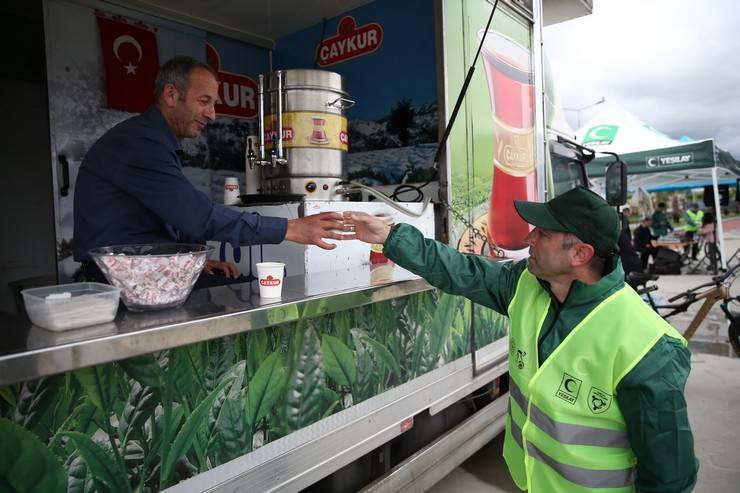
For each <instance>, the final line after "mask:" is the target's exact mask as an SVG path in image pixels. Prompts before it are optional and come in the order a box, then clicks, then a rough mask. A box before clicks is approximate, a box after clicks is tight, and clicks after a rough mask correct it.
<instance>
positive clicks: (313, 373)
mask: <svg viewBox="0 0 740 493" xmlns="http://www.w3.org/2000/svg"><path fill="white" fill-rule="evenodd" d="M302 339H303V340H302V344H301V348H300V351H299V352H298V355H297V361H296V364H295V368H294V369H293V370H292V372H291V374H290V376H289V379H288V388H287V393H286V403H285V417H286V420H287V424H288V427H289V429H290V430H291V431H293V430H297V429H299V428H303V427H304V426H306V425H309V424H311V423H314V422H316V421H318V420H319V419H320V418H321V415H322V414H323V413H324V411H325V410H326V407H328V406H325V404H324V399H323V398H322V395H321V389H322V387H323V386H324V370H323V368H322V365H321V352H320V351H321V345H320V342H319V338H318V337H317V336H316V332H315V331H314V329H313V328H312V327H309V328H308V329H306V331H305V332H304V334H303V338H302Z"/></svg>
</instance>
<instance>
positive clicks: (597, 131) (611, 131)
mask: <svg viewBox="0 0 740 493" xmlns="http://www.w3.org/2000/svg"><path fill="white" fill-rule="evenodd" d="M617 131H619V125H596V126H595V127H591V128H589V129H588V132H586V135H585V136H584V137H583V142H582V143H583V144H591V145H609V144H611V143H612V142H614V138H615V137H616V136H617Z"/></svg>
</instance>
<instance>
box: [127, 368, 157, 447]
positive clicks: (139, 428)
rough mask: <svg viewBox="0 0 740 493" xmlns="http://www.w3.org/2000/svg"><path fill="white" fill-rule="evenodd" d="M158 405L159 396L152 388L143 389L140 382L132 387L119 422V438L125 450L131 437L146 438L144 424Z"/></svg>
mask: <svg viewBox="0 0 740 493" xmlns="http://www.w3.org/2000/svg"><path fill="white" fill-rule="evenodd" d="M157 404H158V400H157V395H156V394H155V393H154V391H153V390H152V389H151V388H149V387H142V386H141V384H140V383H139V382H135V383H134V384H133V385H132V386H131V392H130V394H129V397H128V399H127V401H126V405H125V406H124V408H123V412H122V413H121V417H120V418H119V420H118V437H119V438H120V440H121V448H122V449H123V450H125V448H126V444H128V440H129V437H135V438H136V437H143V436H144V430H143V428H144V423H145V422H146V420H147V419H149V417H150V416H151V415H152V414H154V408H155V407H156V406H157Z"/></svg>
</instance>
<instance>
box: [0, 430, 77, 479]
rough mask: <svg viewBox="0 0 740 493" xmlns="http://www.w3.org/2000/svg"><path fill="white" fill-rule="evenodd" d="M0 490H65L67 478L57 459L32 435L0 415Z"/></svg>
mask: <svg viewBox="0 0 740 493" xmlns="http://www.w3.org/2000/svg"><path fill="white" fill-rule="evenodd" d="M0 436H1V437H3V438H2V447H0V490H2V491H18V492H21V491H22V492H29V493H46V492H47V491H52V492H54V491H65V490H66V483H67V478H66V475H65V473H64V470H63V469H62V465H61V464H59V462H58V461H57V458H56V457H55V456H54V454H52V453H51V451H50V450H49V449H47V448H46V446H44V444H43V443H41V440H39V439H38V437H37V436H36V435H34V434H33V433H31V432H30V431H28V430H26V429H24V428H22V427H20V426H18V425H17V424H15V423H13V422H11V421H9V420H7V419H5V418H0Z"/></svg>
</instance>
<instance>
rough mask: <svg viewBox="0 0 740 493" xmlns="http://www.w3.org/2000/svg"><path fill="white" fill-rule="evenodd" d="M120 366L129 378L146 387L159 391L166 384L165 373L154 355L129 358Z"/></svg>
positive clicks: (121, 362) (120, 363)
mask: <svg viewBox="0 0 740 493" xmlns="http://www.w3.org/2000/svg"><path fill="white" fill-rule="evenodd" d="M118 364H119V365H120V366H121V368H123V371H124V372H126V374H127V375H128V376H129V377H131V378H133V379H134V380H136V381H137V382H139V383H140V384H141V385H142V386H144V387H151V388H153V389H158V388H160V387H162V386H163V385H164V384H165V376H164V372H163V371H162V368H160V366H159V361H157V360H156V359H155V358H154V355H152V354H145V355H143V356H135V357H133V358H128V359H125V360H122V361H119V362H118Z"/></svg>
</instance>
